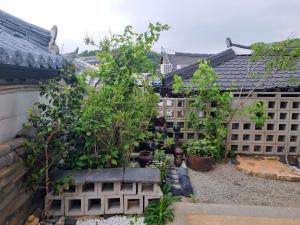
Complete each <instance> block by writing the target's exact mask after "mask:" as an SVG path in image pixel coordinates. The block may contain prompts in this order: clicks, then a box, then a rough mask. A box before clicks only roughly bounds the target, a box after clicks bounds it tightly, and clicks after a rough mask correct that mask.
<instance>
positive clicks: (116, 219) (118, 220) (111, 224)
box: [76, 216, 145, 225]
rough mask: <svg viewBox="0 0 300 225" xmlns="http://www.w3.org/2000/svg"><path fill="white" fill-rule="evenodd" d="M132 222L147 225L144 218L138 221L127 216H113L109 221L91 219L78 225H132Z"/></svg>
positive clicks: (77, 224) (136, 224)
mask: <svg viewBox="0 0 300 225" xmlns="http://www.w3.org/2000/svg"><path fill="white" fill-rule="evenodd" d="M130 221H132V222H134V224H135V225H145V224H144V218H143V217H140V218H137V219H136V220H135V219H133V218H128V217H126V216H112V217H110V218H108V219H101V220H100V219H91V220H81V221H77V223H76V225H131V224H132V223H130Z"/></svg>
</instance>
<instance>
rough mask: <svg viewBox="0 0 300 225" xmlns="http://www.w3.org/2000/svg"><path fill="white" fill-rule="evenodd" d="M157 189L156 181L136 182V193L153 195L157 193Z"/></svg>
mask: <svg viewBox="0 0 300 225" xmlns="http://www.w3.org/2000/svg"><path fill="white" fill-rule="evenodd" d="M158 190H159V186H158V184H157V183H148V182H141V183H138V194H140V195H155V194H157V193H158Z"/></svg>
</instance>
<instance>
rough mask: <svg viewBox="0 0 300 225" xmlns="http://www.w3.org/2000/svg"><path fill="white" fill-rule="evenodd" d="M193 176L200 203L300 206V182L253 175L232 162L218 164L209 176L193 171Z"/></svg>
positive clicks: (196, 195) (191, 172) (195, 191)
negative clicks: (236, 166)
mask: <svg viewBox="0 0 300 225" xmlns="http://www.w3.org/2000/svg"><path fill="white" fill-rule="evenodd" d="M189 175H190V179H191V182H192V185H193V188H194V193H195V198H196V199H197V201H199V202H203V203H220V204H235V205H260V206H280V207H300V182H285V181H277V180H268V179H264V178H260V177H254V176H249V175H246V174H244V173H242V172H240V171H238V170H237V169H236V168H235V166H234V165H233V164H231V163H227V164H216V165H215V166H214V169H213V170H211V171H209V172H205V173H203V172H196V171H193V170H191V169H189Z"/></svg>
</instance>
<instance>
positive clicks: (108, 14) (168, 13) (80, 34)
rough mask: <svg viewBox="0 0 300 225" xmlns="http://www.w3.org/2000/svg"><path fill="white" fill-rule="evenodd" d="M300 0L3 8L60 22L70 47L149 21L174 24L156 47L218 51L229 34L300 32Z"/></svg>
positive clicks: (4, 4) (121, 0)
mask: <svg viewBox="0 0 300 225" xmlns="http://www.w3.org/2000/svg"><path fill="white" fill-rule="evenodd" d="M299 8H300V1H298V0H285V1H282V0H264V1H262V0H251V1H246V0H227V1H220V0H210V1H205V0H185V1H182V0H151V1H146V0H87V1H80V0H73V1H60V0H52V1H51V3H50V2H47V5H46V4H45V2H44V1H39V0H27V1H17V0H1V9H3V10H5V11H7V12H9V13H12V14H13V15H15V16H17V17H20V18H23V19H25V20H28V21H29V22H32V23H34V24H36V25H39V26H42V27H45V28H47V29H50V28H51V26H52V25H54V24H57V25H58V28H59V36H58V42H59V45H60V46H62V44H63V45H64V50H65V51H71V50H73V49H75V48H76V46H79V47H80V49H81V50H83V49H84V48H86V46H84V44H83V42H82V40H83V38H84V36H85V35H86V34H89V35H90V36H92V37H94V38H95V39H96V40H99V39H100V38H101V37H103V36H105V35H107V34H108V31H109V30H112V32H120V31H121V30H122V29H123V28H124V26H126V25H129V24H131V25H133V26H134V27H135V28H136V29H137V30H138V31H140V32H142V31H144V30H145V29H146V27H147V24H148V23H149V22H156V21H159V22H161V23H167V24H169V25H170V26H171V29H170V31H168V32H166V33H163V34H162V35H161V39H160V41H159V42H158V43H157V44H156V45H155V50H157V51H160V47H161V46H163V47H164V48H166V49H169V50H173V51H183V52H184V51H185V52H200V53H216V52H219V51H222V50H224V49H225V48H226V45H225V39H226V37H231V38H232V40H233V42H236V43H240V44H246V45H247V44H250V43H253V42H257V41H265V42H272V41H278V40H282V39H285V38H286V37H288V36H289V35H290V34H291V33H293V34H294V35H296V36H298V37H299V35H300V24H299V21H300V14H299Z"/></svg>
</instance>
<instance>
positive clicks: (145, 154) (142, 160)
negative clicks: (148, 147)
mask: <svg viewBox="0 0 300 225" xmlns="http://www.w3.org/2000/svg"><path fill="white" fill-rule="evenodd" d="M152 160H153V155H152V152H150V151H145V150H144V151H141V152H140V154H139V156H138V158H137V161H138V162H139V164H140V166H141V167H145V166H146V165H147V164H148V163H149V162H150V161H152Z"/></svg>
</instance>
